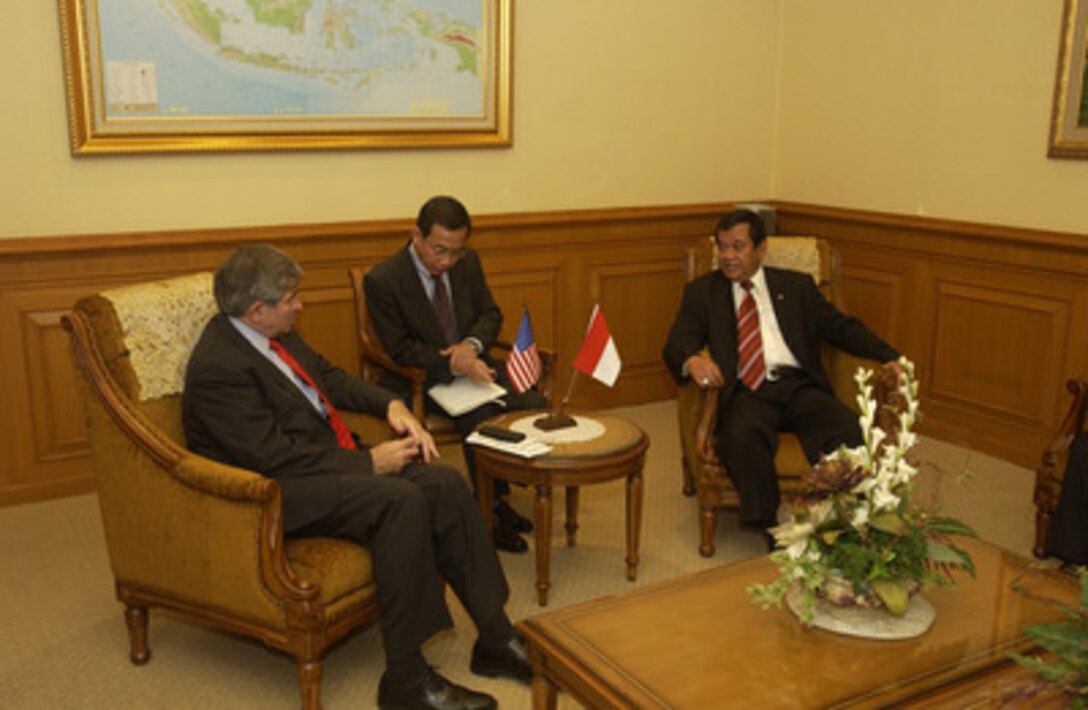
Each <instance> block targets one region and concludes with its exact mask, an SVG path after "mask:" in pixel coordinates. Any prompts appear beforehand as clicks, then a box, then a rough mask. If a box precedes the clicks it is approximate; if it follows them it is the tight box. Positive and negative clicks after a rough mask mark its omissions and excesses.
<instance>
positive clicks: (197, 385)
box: [182, 245, 531, 708]
mask: <svg viewBox="0 0 1088 710" xmlns="http://www.w3.org/2000/svg"><path fill="white" fill-rule="evenodd" d="M301 275H302V270H301V268H300V267H299V266H298V264H297V263H295V261H294V260H293V259H291V257H290V256H288V255H287V254H285V253H284V252H282V251H280V250H279V249H276V248H275V247H272V246H268V245H253V246H248V247H243V248H242V249H239V250H238V251H236V252H235V253H234V254H232V255H231V256H230V257H229V258H228V259H227V260H226V261H225V262H224V263H223V265H222V266H220V268H219V270H218V271H217V272H216V275H215V297H216V301H217V303H218V305H219V310H220V313H219V315H217V316H215V317H214V318H213V319H212V320H211V321H210V322H209V323H208V325H207V326H206V327H205V329H204V332H203V333H202V334H201V337H200V340H199V341H198V342H197V345H196V347H195V349H194V350H193V354H192V356H191V358H190V360H189V364H188V367H187V370H186V376H185V391H184V395H183V397H182V416H183V424H184V427H185V435H186V440H187V443H188V446H189V448H190V449H191V450H192V451H194V452H196V453H198V454H201V455H204V456H207V457H209V458H212V459H214V460H216V461H221V462H223V463H227V464H231V465H235V466H241V467H244V468H248V469H252V470H255V471H258V472H260V473H262V474H264V475H265V476H268V477H270V478H274V479H276V481H277V482H278V483H279V485H280V488H281V490H282V493H283V527H284V534H285V535H290V536H315V535H329V536H334V537H343V538H347V539H350V540H352V541H354V542H356V543H358V544H360V545H366V546H367V547H368V548H369V549H370V551H371V556H372V558H373V565H374V580H375V583H376V586H377V595H378V602H379V605H380V607H381V617H380V625H381V632H382V642H383V644H384V647H385V652H386V664H387V665H386V672H385V674H384V675H383V676H382V680H381V684H380V686H379V695H378V702H379V705H380V706H381V707H383V708H385V707H436V708H490V707H494V706H495V701H494V699H493V698H492V697H491V696H489V695H486V694H483V693H476V692H473V691H471V690H469V689H467V688H464V687H461V686H458V685H454V684H453V683H451V682H450V681H448V680H447V679H445V678H443V677H442V676H441V675H439V674H438V673H437V672H436V671H434V670H433V669H432V668H431V667H430V666H428V665H427V663H426V662H425V660H424V658H423V655H422V653H421V651H420V645H421V644H422V643H423V642H424V641H425V640H426V639H427V638H429V637H430V636H432V635H433V634H434V633H436V632H437V631H439V630H441V629H444V628H448V627H450V626H452V621H451V619H450V616H449V611H448V609H447V608H446V604H445V599H444V596H443V580H445V581H446V582H448V583H449V585H450V587H451V588H452V589H453V590H454V592H456V594H457V595H458V597H459V598H460V600H461V601H462V603H463V604H464V606H465V609H466V610H467V611H468V612H469V614H470V615H471V617H472V619H473V621H474V623H475V625H476V627H477V630H478V631H479V637H478V639H477V642H476V645H475V646H474V648H473V651H472V664H471V666H472V670H473V671H474V672H476V673H479V674H482V675H488V676H497V675H504V676H509V677H513V678H517V679H518V680H522V681H527V680H528V678H529V677H530V676H531V670H530V668H529V666H528V665H527V663H526V660H525V655H524V646H523V644H522V642H521V640H520V639H519V638H518V637H517V636H516V634H515V633H514V630H513V627H512V626H511V623H510V620H509V618H508V617H507V616H506V612H505V611H504V610H503V606H504V605H505V603H506V599H507V596H508V589H507V585H506V579H505V577H504V576H503V572H502V568H501V566H500V565H499V562H498V557H497V555H496V554H495V550H494V548H493V547H492V545H491V542H490V540H489V539H488V535H487V530H486V529H485V525H484V523H483V517H482V516H481V515H480V511H479V508H478V507H477V505H476V503H475V501H474V500H473V497H472V494H471V492H470V491H469V489H468V486H466V485H465V483H464V482H463V480H462V479H461V477H460V475H459V474H458V473H457V472H456V471H454V470H452V469H449V468H445V467H441V466H436V465H431V464H429V463H428V462H429V461H430V460H431V457H433V456H435V455H436V454H437V452H436V449H435V446H434V441H433V440H432V439H431V437H430V435H429V434H428V433H427V432H426V431H425V430H423V428H422V427H421V426H420V424H419V422H417V421H416V420H415V419H414V418H413V417H412V415H411V413H410V412H409V411H408V409H407V408H406V407H405V406H404V404H403V403H402V402H401V401H400V400H399V399H397V398H396V397H395V396H394V395H393V394H391V393H390V392H387V391H385V390H383V389H381V388H380V387H377V386H375V385H372V384H369V383H366V382H363V381H362V380H359V379H358V378H356V377H353V376H352V375H349V374H348V373H346V372H344V371H343V370H341V369H340V368H338V367H335V366H333V365H332V364H330V363H329V362H327V361H326V360H325V359H324V358H323V357H322V356H321V355H319V354H318V353H316V352H314V351H313V350H311V349H310V348H309V347H308V346H307V345H306V343H305V342H304V341H303V340H302V338H301V337H299V336H298V335H297V334H296V333H295V332H294V331H293V330H292V326H293V323H294V319H295V316H296V314H297V313H298V312H299V311H300V310H301V309H302V304H301V302H300V301H299V298H298V291H297V289H298V285H299V280H300V278H301ZM338 409H344V410H352V411H359V412H364V413H369V414H373V415H376V416H378V417H382V418H384V419H385V420H386V421H387V422H388V423H389V426H390V428H391V429H392V430H393V432H394V434H395V435H396V436H395V437H394V438H393V439H392V440H390V441H386V442H383V443H380V444H377V445H374V446H371V447H369V448H368V447H367V446H366V445H365V444H363V443H362V442H361V441H360V440H359V439H358V437H357V436H355V435H354V434H353V433H352V432H350V431H349V430H348V429H347V427H346V426H345V424H344V422H343V419H342V418H341V417H340V416H339V413H338V411H337V410H338ZM420 461H422V463H420Z"/></svg>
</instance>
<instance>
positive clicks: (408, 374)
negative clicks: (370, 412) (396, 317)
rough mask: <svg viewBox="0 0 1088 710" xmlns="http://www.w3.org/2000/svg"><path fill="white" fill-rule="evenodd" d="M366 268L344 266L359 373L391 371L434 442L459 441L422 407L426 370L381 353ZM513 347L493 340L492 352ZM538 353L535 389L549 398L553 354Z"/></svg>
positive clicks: (372, 375)
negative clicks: (369, 303)
mask: <svg viewBox="0 0 1088 710" xmlns="http://www.w3.org/2000/svg"><path fill="white" fill-rule="evenodd" d="M369 271H370V267H368V266H366V267H364V266H353V267H351V268H350V269H348V279H349V280H350V281H351V295H352V300H353V302H354V307H355V331H356V333H357V337H358V339H357V342H358V346H359V376H360V377H362V378H363V379H365V380H368V381H371V382H375V383H377V382H380V380H381V375H382V374H383V372H391V373H393V374H395V375H397V376H399V377H402V378H404V379H405V380H407V381H408V382H409V383H410V385H411V397H410V399H411V402H410V406H411V409H412V415H413V416H415V418H416V419H418V420H419V421H421V422H423V426H424V427H425V428H426V429H427V431H429V432H430V433H431V436H433V437H434V440H435V443H436V444H438V445H444V444H455V443H460V441H461V435H460V434H459V433H458V432H457V429H456V428H455V427H454V425H453V420H452V419H450V418H449V417H447V416H444V415H443V414H440V413H437V412H434V411H428V409H427V407H426V406H424V403H425V399H426V396H427V391H426V389H425V387H424V385H425V384H426V381H427V372H426V370H424V369H423V368H421V367H408V366H405V365H401V364H399V363H397V362H395V361H394V360H393V359H392V358H391V357H389V355H388V354H387V353H386V352H385V349H384V348H383V347H382V344H381V340H380V339H379V338H378V334H377V333H375V332H374V326H373V324H372V323H371V321H370V314H369V312H368V311H367V308H366V291H365V290H364V287H363V280H364V279H365V278H366V275H367V273H368V272H369ZM512 349H513V346H512V345H511V344H510V343H508V342H506V341H502V340H500V341H496V342H495V345H494V346H493V347H492V351H495V350H497V351H500V352H501V353H502V359H503V360H505V359H506V357H507V356H508V355H509V354H510V351H511V350H512ZM537 351H538V352H539V353H540V364H541V374H540V381H539V382H538V383H537V389H539V391H540V393H541V394H542V395H543V396H544V398H545V399H547V400H548V401H549V402H550V401H551V395H552V386H553V384H554V380H555V371H556V362H557V356H556V354H555V353H554V352H552V351H550V350H545V349H543V348H540V347H538V348H537Z"/></svg>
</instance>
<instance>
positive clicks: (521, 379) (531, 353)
mask: <svg viewBox="0 0 1088 710" xmlns="http://www.w3.org/2000/svg"><path fill="white" fill-rule="evenodd" d="M506 375H507V377H509V378H510V384H512V385H513V386H514V390H515V391H517V392H518V393H519V394H520V393H521V392H524V391H526V390H527V389H529V388H530V387H532V386H533V385H535V384H536V381H537V380H539V379H540V353H539V352H537V349H536V339H535V338H533V326H531V325H530V324H529V310H528V309H527V308H523V309H522V311H521V325H520V326H519V327H518V335H517V337H516V338H514V349H513V350H512V351H511V352H510V357H509V359H507V361H506Z"/></svg>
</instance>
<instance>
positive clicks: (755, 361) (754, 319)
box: [737, 281, 767, 392]
mask: <svg viewBox="0 0 1088 710" xmlns="http://www.w3.org/2000/svg"><path fill="white" fill-rule="evenodd" d="M741 288H743V289H744V300H743V301H741V303H740V310H739V311H738V312H737V342H738V346H737V347H738V350H739V355H740V381H741V382H743V383H744V384H745V385H746V386H747V387H748V389H750V390H752V391H753V392H754V391H756V390H757V389H759V386H760V385H761V384H763V381H764V380H766V379H767V366H766V365H765V364H764V362H763V336H762V335H760V332H759V309H758V308H756V299H755V297H754V296H752V282H751V281H743V282H741Z"/></svg>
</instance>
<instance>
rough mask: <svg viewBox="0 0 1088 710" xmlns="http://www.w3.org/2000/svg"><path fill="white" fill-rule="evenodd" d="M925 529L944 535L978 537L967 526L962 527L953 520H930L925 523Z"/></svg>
mask: <svg viewBox="0 0 1088 710" xmlns="http://www.w3.org/2000/svg"><path fill="white" fill-rule="evenodd" d="M926 527H928V528H930V529H931V530H933V531H935V532H939V533H944V534H945V535H966V536H967V537H978V533H976V532H975V531H974V529H973V528H971V527H970V526H968V525H964V524H963V523H961V522H960V521H958V520H956V519H955V518H930V519H929V520H928V521H926Z"/></svg>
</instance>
